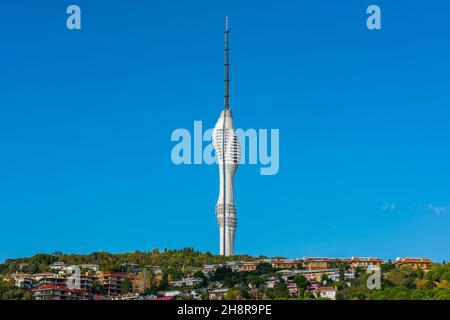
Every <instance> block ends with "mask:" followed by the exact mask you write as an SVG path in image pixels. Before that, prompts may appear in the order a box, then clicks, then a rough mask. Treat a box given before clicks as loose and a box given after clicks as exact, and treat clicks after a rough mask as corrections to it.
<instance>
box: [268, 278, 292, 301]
mask: <svg viewBox="0 0 450 320" xmlns="http://www.w3.org/2000/svg"><path fill="white" fill-rule="evenodd" d="M272 297H273V298H274V299H286V298H289V290H288V287H287V285H286V282H285V281H284V280H282V279H281V280H279V281H277V283H276V284H275V287H274V288H273V291H272Z"/></svg>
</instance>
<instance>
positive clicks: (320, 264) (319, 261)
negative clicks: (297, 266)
mask: <svg viewBox="0 0 450 320" xmlns="http://www.w3.org/2000/svg"><path fill="white" fill-rule="evenodd" d="M303 264H304V266H305V267H306V269H308V270H327V269H331V268H333V267H334V266H335V261H334V259H330V258H304V259H303Z"/></svg>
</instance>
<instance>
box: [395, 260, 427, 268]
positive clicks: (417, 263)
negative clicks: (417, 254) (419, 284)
mask: <svg viewBox="0 0 450 320" xmlns="http://www.w3.org/2000/svg"><path fill="white" fill-rule="evenodd" d="M432 264H433V261H431V260H430V259H427V258H397V259H396V260H395V262H394V266H395V267H396V268H400V267H401V266H408V267H411V268H413V269H418V268H420V269H422V270H428V269H430V266H431V265H432Z"/></svg>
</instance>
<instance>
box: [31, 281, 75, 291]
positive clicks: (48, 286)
mask: <svg viewBox="0 0 450 320" xmlns="http://www.w3.org/2000/svg"><path fill="white" fill-rule="evenodd" d="M47 289H58V290H63V291H70V292H82V291H83V290H81V289H75V288H69V287H67V286H66V285H64V284H55V283H46V284H41V285H40V286H38V287H37V288H35V289H33V290H32V291H39V290H47Z"/></svg>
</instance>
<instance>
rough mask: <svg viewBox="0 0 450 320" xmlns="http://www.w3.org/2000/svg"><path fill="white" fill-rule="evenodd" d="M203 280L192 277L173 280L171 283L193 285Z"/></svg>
mask: <svg viewBox="0 0 450 320" xmlns="http://www.w3.org/2000/svg"><path fill="white" fill-rule="evenodd" d="M202 282H203V279H202V278H196V277H191V278H183V279H181V280H177V281H172V282H171V283H170V285H171V286H172V287H193V286H195V285H198V284H200V283H202Z"/></svg>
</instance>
